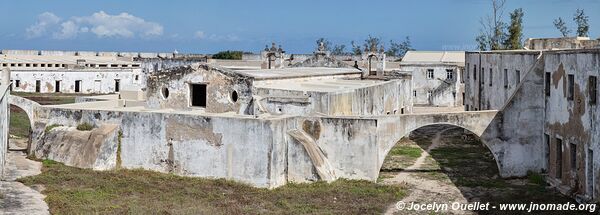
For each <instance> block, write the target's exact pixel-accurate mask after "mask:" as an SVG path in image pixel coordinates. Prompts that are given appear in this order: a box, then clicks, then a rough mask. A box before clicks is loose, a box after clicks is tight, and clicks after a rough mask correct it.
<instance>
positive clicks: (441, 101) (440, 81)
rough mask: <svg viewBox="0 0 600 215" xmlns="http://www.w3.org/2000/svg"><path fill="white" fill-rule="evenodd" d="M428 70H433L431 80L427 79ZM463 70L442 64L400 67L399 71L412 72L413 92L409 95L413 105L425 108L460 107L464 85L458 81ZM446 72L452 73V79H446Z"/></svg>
mask: <svg viewBox="0 0 600 215" xmlns="http://www.w3.org/2000/svg"><path fill="white" fill-rule="evenodd" d="M429 69H433V78H431V79H430V78H428V77H427V70H429ZM463 69H464V68H463V67H459V66H454V65H443V64H435V65H427V64H423V65H419V64H412V65H402V64H401V65H400V71H412V73H411V74H412V77H413V79H412V85H413V86H412V88H413V92H411V95H412V96H413V102H414V104H415V105H426V106H445V107H455V106H462V94H463V88H464V87H463V85H464V84H463V83H461V81H460V78H461V77H460V75H461V74H462V72H463ZM447 70H452V71H453V77H452V79H447V74H446V72H447ZM415 91H416V96H415ZM430 93H431V94H430Z"/></svg>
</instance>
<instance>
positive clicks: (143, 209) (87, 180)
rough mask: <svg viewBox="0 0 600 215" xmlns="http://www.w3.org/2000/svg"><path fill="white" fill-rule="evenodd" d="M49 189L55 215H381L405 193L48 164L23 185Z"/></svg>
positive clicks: (342, 183) (358, 185) (357, 185)
mask: <svg viewBox="0 0 600 215" xmlns="http://www.w3.org/2000/svg"><path fill="white" fill-rule="evenodd" d="M20 181H21V182H23V183H24V184H26V185H28V186H31V185H34V184H41V185H43V186H44V187H45V188H46V189H45V190H44V191H43V193H44V194H46V195H47V197H46V202H47V203H48V205H49V206H50V210H51V211H50V212H51V213H52V214H126V213H127V214H306V213H310V214H378V213H381V212H383V211H385V208H386V207H388V206H389V205H390V204H393V203H394V202H396V201H398V200H399V199H401V198H402V197H403V196H404V195H405V188H403V187H401V186H388V185H380V184H376V183H371V182H366V181H349V180H339V181H337V182H333V183H331V184H327V183H323V182H318V183H312V184H291V185H286V186H283V187H280V188H276V189H273V190H268V189H258V188H253V187H250V186H247V185H243V184H239V183H235V182H231V181H227V180H209V179H200V178H187V177H179V176H174V175H170V174H162V173H156V172H150V171H143V170H117V171H92V170H85V169H78V168H73V167H67V166H64V165H62V164H59V163H55V162H51V161H44V165H43V169H42V174H40V175H37V176H33V177H28V178H24V179H21V180H20Z"/></svg>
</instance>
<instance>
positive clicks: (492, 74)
mask: <svg viewBox="0 0 600 215" xmlns="http://www.w3.org/2000/svg"><path fill="white" fill-rule="evenodd" d="M493 77H494V73H492V68H490V87H491V86H492V79H493Z"/></svg>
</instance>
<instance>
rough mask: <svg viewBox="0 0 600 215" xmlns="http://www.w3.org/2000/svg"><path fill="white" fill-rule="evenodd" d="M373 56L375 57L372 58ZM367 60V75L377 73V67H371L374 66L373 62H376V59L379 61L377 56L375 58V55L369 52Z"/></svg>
mask: <svg viewBox="0 0 600 215" xmlns="http://www.w3.org/2000/svg"><path fill="white" fill-rule="evenodd" d="M373 58H375V59H373ZM367 61H368V62H367V63H368V65H367V68H368V71H369V75H377V68H375V69H373V67H374V66H373V63H377V61H379V58H377V56H376V55H374V54H371V55H369V56H368V57H367Z"/></svg>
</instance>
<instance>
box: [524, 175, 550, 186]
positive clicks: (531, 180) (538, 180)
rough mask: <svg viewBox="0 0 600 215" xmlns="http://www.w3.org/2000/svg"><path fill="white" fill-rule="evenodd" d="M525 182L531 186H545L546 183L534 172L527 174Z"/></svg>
mask: <svg viewBox="0 0 600 215" xmlns="http://www.w3.org/2000/svg"><path fill="white" fill-rule="evenodd" d="M527 180H528V181H529V183H532V184H537V185H544V184H546V182H544V177H543V176H542V175H540V174H539V173H536V172H527Z"/></svg>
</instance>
